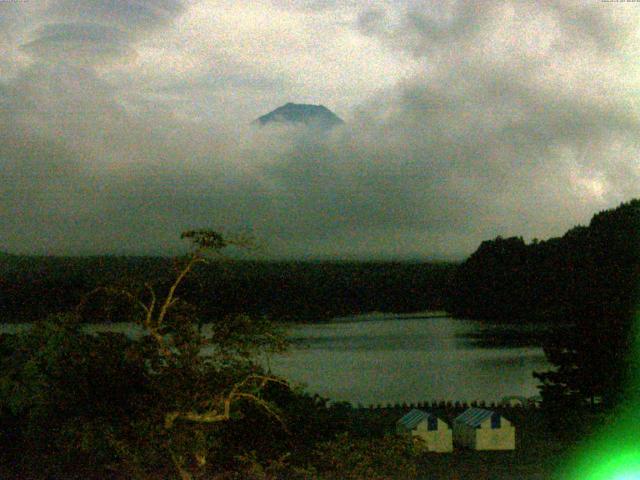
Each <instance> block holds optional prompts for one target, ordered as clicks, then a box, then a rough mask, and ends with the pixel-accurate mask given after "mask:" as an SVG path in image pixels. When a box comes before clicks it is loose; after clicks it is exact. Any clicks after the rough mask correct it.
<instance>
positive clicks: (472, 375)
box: [0, 314, 549, 405]
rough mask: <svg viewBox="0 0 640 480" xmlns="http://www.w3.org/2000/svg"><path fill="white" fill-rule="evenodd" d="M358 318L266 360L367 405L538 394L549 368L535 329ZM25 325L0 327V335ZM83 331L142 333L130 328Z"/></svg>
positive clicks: (305, 331)
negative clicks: (537, 375) (540, 374)
mask: <svg viewBox="0 0 640 480" xmlns="http://www.w3.org/2000/svg"><path fill="white" fill-rule="evenodd" d="M358 319H359V317H358V316H355V317H351V321H345V319H341V320H340V321H336V322H332V323H320V324H315V325H309V324H306V325H296V326H293V327H291V329H290V337H291V340H292V348H291V350H290V351H289V352H288V353H287V354H284V355H278V356H276V357H274V358H270V359H268V362H265V363H267V364H268V365H269V366H270V367H271V368H272V370H273V372H274V373H277V374H280V375H283V376H285V377H287V378H288V379H290V380H292V381H294V382H299V383H303V384H305V385H306V386H307V390H308V391H310V392H311V393H318V394H320V395H322V396H324V397H328V398H330V399H331V400H336V401H340V400H346V401H350V402H352V403H354V404H357V403H362V404H364V405H368V404H379V403H381V404H386V403H396V402H407V403H412V402H421V401H427V400H428V401H433V400H452V401H456V400H460V401H473V400H485V401H487V402H491V401H499V400H501V399H502V398H503V397H505V396H510V395H520V396H526V397H529V396H533V395H536V394H537V393H538V391H537V388H536V383H537V381H536V380H535V379H534V378H533V377H532V372H533V371H541V370H546V369H548V368H549V364H548V363H547V361H546V359H545V356H544V353H543V352H542V349H541V348H540V347H539V346H538V345H539V341H540V338H541V337H540V328H541V327H540V326H533V327H532V326H524V327H514V326H512V325H510V326H508V327H504V326H493V327H487V326H486V325H483V324H480V323H478V322H474V321H467V320H456V319H452V318H448V317H442V316H437V317H431V318H416V316H415V315H412V316H410V317H409V316H404V318H399V317H396V316H384V315H382V314H377V316H375V317H373V316H371V315H368V316H366V317H365V320H366V321H358ZM347 320H348V319H347ZM25 328H29V326H28V325H25V324H13V325H11V324H5V325H0V333H2V332H5V333H16V332H17V331H20V330H23V329H25ZM86 329H87V330H88V331H91V332H99V331H111V332H113V331H116V332H122V333H125V334H127V335H129V336H130V337H132V338H136V337H139V336H141V335H143V334H144V332H143V330H142V329H141V328H140V327H139V326H137V325H134V324H131V323H118V324H103V325H89V326H87V327H86ZM204 331H205V334H206V332H208V331H210V329H209V328H208V327H207V326H206V325H205V328H204ZM500 332H502V333H500ZM504 332H507V333H506V334H505V333H504Z"/></svg>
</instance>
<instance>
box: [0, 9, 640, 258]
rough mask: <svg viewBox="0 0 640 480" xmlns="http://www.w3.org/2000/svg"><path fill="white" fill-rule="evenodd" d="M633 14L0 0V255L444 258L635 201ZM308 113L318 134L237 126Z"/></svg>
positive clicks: (544, 233)
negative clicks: (241, 249) (253, 239)
mask: <svg viewBox="0 0 640 480" xmlns="http://www.w3.org/2000/svg"><path fill="white" fill-rule="evenodd" d="M639 17H640V11H638V9H637V8H635V7H634V5H633V4H620V3H593V2H590V3H588V4H586V3H577V2H575V3H570V2H564V1H563V2H559V1H558V2H555V1H542V2H535V3H532V2H525V1H516V0H512V1H510V2H497V1H496V2H493V1H487V2H482V4H479V3H478V2H471V1H457V2H450V3H445V4H443V3H442V2H429V1H407V2H390V1H389V2H375V4H374V3H371V4H370V5H367V4H363V3H362V2H350V1H346V0H345V1H323V2H305V1H299V2H280V1H276V0H273V1H270V2H269V1H265V2H248V1H247V2H245V1H233V2H231V1H229V2H226V1H222V2H207V1H184V2H182V1H176V0H154V1H146V2H136V1H120V0H110V1H108V2H104V1H100V2H98V1H95V2H94V1H89V0H83V1H82V2H80V1H76V0H65V1H48V2H0V32H2V33H0V40H2V41H0V171H2V176H0V249H3V250H8V251H10V252H22V253H50V254H89V253H136V254H139V253H146V254H157V253H161V254H173V253H176V252H178V251H181V249H184V247H185V245H183V244H181V243H180V241H179V239H178V237H179V233H180V232H181V231H182V230H185V229H189V228H199V227H214V228H223V229H225V230H227V231H239V230H241V231H247V230H249V231H252V232H253V233H254V235H255V236H257V237H258V238H259V239H260V241H261V244H262V254H263V255H264V256H267V257H295V258H309V257H339V258H347V257H349V258H350V257H358V258H461V257H463V256H465V255H467V254H469V253H471V252H472V251H473V250H474V249H475V248H476V247H477V245H478V244H479V242H480V241H482V240H484V239H487V238H492V237H495V236H496V235H503V236H506V235H524V236H525V237H526V238H528V239H530V238H533V237H538V238H546V237H549V236H553V235H560V234H562V233H563V232H564V231H565V230H566V229H568V228H570V227H571V226H573V225H575V224H577V223H584V222H587V221H588V220H589V218H590V216H591V215H592V214H593V213H594V212H595V211H597V210H601V209H603V208H608V207H611V206H615V205H617V204H618V203H620V202H621V201H625V200H628V199H630V198H632V197H634V196H638V193H639V190H640V182H639V180H640V164H639V163H638V161H637V158H638V153H640V144H639V141H638V140H637V139H638V138H640V136H639V135H638V133H639V130H640V128H639V127H640V121H639V117H638V100H637V98H638V95H637V94H638V91H639V87H640V71H639V69H638V67H637V66H636V65H635V64H636V61H635V59H636V58H637V56H638V54H639V53H640V52H639V50H640V40H639V34H640V30H639V28H638V25H640V22H638V20H639V19H640V18H639ZM288 101H293V102H300V103H302V102H305V103H315V104H324V105H326V106H327V107H329V108H330V109H332V110H333V111H334V112H335V113H337V114H338V115H339V116H341V117H342V118H343V119H344V120H345V121H346V124H345V125H344V126H341V127H337V128H335V129H334V130H332V131H331V132H330V133H329V134H327V135H318V134H315V133H313V132H311V131H307V130H305V129H304V128H299V127H282V126H279V127H270V128H263V129H257V128H255V127H253V126H251V125H250V122H251V121H252V120H254V119H255V118H257V117H258V116H259V115H262V114H264V113H267V112H268V111H269V110H272V109H273V108H275V107H277V106H279V105H281V104H284V103H286V102H288Z"/></svg>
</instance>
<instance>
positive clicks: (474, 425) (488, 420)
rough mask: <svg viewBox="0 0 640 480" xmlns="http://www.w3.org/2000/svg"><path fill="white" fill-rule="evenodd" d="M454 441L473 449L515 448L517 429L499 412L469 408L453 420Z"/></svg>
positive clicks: (457, 444)
mask: <svg viewBox="0 0 640 480" xmlns="http://www.w3.org/2000/svg"><path fill="white" fill-rule="evenodd" d="M453 441H454V443H455V444H456V446H459V447H465V448H470V449H473V450H514V449H515V448H516V429H515V427H514V426H513V425H512V424H511V422H510V421H509V420H507V419H506V418H504V417H503V416H502V415H500V414H499V413H497V412H493V411H491V410H485V409H483V408H469V409H467V410H465V411H464V412H463V413H462V414H461V415H458V416H457V417H456V418H455V420H454V421H453Z"/></svg>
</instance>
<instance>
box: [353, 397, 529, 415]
mask: <svg viewBox="0 0 640 480" xmlns="http://www.w3.org/2000/svg"><path fill="white" fill-rule="evenodd" d="M471 407H479V408H487V409H489V410H498V411H514V410H515V411H521V410H537V409H539V408H540V403H539V402H535V401H531V400H526V401H520V400H515V399H514V400H511V401H509V402H485V401H473V402H464V401H445V400H433V401H424V402H417V403H395V404H391V403H387V404H381V403H379V404H377V405H373V404H372V405H367V406H365V405H362V404H358V405H357V407H355V408H357V409H358V410H369V411H393V412H403V411H409V410H411V409H414V408H417V409H420V410H438V411H445V412H457V411H460V412H462V411H464V410H466V409H467V408H471Z"/></svg>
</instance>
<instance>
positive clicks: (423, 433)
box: [396, 408, 453, 452]
mask: <svg viewBox="0 0 640 480" xmlns="http://www.w3.org/2000/svg"><path fill="white" fill-rule="evenodd" d="M396 433H397V434H399V435H407V436H411V438H420V439H422V445H423V446H424V447H425V449H426V450H427V451H430V452H451V451H453V436H452V433H451V428H450V427H449V425H447V424H446V423H445V422H443V421H442V420H440V419H439V418H438V417H436V416H435V415H433V414H432V413H428V412H425V411H423V410H418V409H415V408H414V409H413V410H411V411H410V412H409V413H407V414H406V415H404V416H403V417H402V418H401V419H400V420H398V421H397V422H396Z"/></svg>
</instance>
